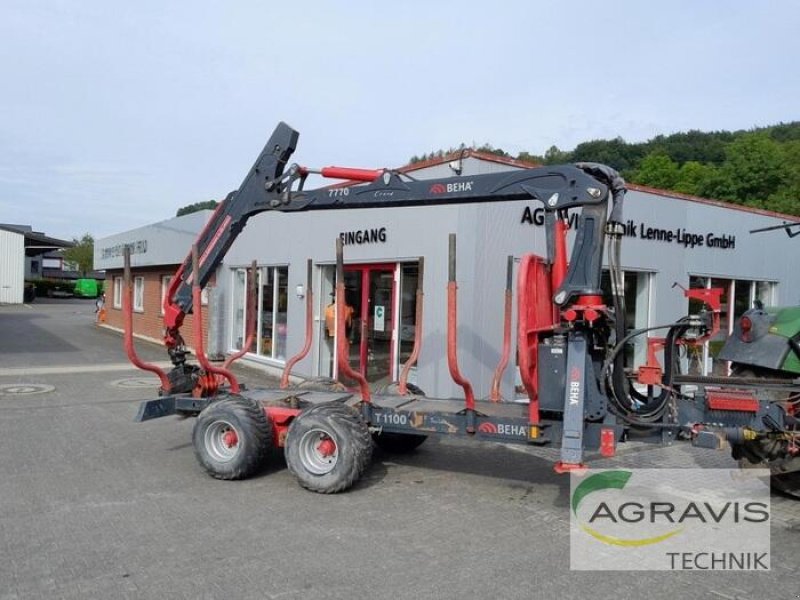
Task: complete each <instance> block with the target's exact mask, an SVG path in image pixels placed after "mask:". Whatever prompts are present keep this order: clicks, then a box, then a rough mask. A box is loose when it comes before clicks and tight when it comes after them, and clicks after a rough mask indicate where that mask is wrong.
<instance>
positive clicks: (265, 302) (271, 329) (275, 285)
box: [258, 267, 289, 360]
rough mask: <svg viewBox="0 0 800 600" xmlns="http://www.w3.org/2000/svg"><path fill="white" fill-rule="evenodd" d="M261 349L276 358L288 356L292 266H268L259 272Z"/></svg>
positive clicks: (265, 354)
mask: <svg viewBox="0 0 800 600" xmlns="http://www.w3.org/2000/svg"><path fill="white" fill-rule="evenodd" d="M259 275H260V279H261V294H260V296H261V298H260V302H259V306H260V308H261V310H260V311H259V326H258V330H259V332H260V335H259V339H258V353H259V354H261V355H262V356H267V357H269V358H274V359H277V360H285V359H286V309H287V304H288V296H289V294H288V292H289V289H288V288H289V283H288V282H289V268H288V267H267V268H264V269H261V270H260V272H259Z"/></svg>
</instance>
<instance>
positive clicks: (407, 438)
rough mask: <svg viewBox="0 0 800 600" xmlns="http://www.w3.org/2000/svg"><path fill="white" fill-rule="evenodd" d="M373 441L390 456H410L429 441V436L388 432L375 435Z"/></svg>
mask: <svg viewBox="0 0 800 600" xmlns="http://www.w3.org/2000/svg"><path fill="white" fill-rule="evenodd" d="M372 439H373V440H374V441H375V445H376V446H378V448H380V449H381V450H383V451H384V452H388V453H390V454H408V453H410V452H413V451H414V450H416V449H417V448H419V447H420V446H421V445H422V444H423V443H424V442H425V440H427V439H428V436H427V435H422V434H419V433H395V432H393V431H387V432H384V433H373V434H372Z"/></svg>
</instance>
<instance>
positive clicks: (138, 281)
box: [133, 277, 144, 312]
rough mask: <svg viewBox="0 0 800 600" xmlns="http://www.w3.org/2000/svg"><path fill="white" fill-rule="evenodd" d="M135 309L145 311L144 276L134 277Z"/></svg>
mask: <svg viewBox="0 0 800 600" xmlns="http://www.w3.org/2000/svg"><path fill="white" fill-rule="evenodd" d="M133 310H135V311H136V312H144V277H134V278H133Z"/></svg>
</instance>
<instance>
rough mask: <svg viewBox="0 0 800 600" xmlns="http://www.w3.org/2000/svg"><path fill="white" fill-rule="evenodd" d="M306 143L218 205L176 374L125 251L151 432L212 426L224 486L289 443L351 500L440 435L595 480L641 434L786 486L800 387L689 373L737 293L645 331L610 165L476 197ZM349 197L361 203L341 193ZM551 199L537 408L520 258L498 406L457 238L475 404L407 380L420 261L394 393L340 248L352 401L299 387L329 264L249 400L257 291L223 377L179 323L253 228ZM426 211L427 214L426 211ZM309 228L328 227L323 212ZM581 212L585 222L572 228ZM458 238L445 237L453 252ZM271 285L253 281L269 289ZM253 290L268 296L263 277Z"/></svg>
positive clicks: (707, 299) (191, 282)
mask: <svg viewBox="0 0 800 600" xmlns="http://www.w3.org/2000/svg"><path fill="white" fill-rule="evenodd" d="M297 140H298V133H297V132H296V131H295V130H293V129H292V128H291V127H289V126H288V125H286V124H285V123H280V124H279V125H278V126H277V128H276V129H275V131H274V133H273V134H272V136H271V137H270V139H269V141H268V142H267V144H266V146H265V147H264V150H263V151H262V152H261V154H260V155H259V157H258V159H257V160H256V162H255V164H254V165H253V167H252V169H251V170H250V172H249V173H248V174H247V176H246V178H245V179H244V181H243V182H242V184H241V186H240V188H239V189H238V190H237V191H235V192H232V193H231V194H229V195H228V197H227V198H226V199H225V200H224V201H223V202H222V203H221V204H220V205H219V206H218V207H217V209H216V211H215V212H214V214H213V215H212V217H211V218H210V220H209V221H208V224H207V225H206V227H205V229H204V230H203V231H202V232H201V234H200V235H199V236H198V238H197V240H196V243H195V245H194V246H193V248H192V250H191V252H189V254H188V256H187V257H186V259H185V261H184V262H183V264H182V265H181V266H180V268H179V269H178V271H177V273H176V274H175V277H174V278H173V279H172V284H171V287H170V289H169V291H168V293H167V294H166V297H165V301H164V313H165V314H164V323H165V336H164V341H165V344H166V346H167V350H168V353H169V356H170V359H171V361H172V364H173V368H172V369H171V370H170V371H169V372H164V371H163V370H161V369H160V368H159V367H157V366H155V365H152V364H147V363H144V362H142V361H141V360H140V359H139V358H138V356H137V355H136V351H135V348H134V346H133V337H132V336H133V334H132V326H131V321H132V316H131V312H132V311H131V304H132V302H131V298H132V285H131V278H130V258H129V256H128V255H127V253H126V257H125V280H126V288H125V289H126V292H125V294H124V295H123V310H124V313H125V315H126V327H125V329H126V332H125V345H126V349H127V351H128V354H129V356H130V358H131V360H132V362H133V363H134V364H136V365H137V366H138V367H140V368H143V369H146V370H148V371H152V372H154V373H155V374H156V375H157V376H158V377H159V379H160V382H161V385H160V390H159V396H158V398H155V399H152V400H148V401H145V402H143V403H142V404H141V406H140V409H139V412H138V415H137V420H139V421H146V420H149V419H153V418H157V417H162V416H166V415H171V414H177V415H182V416H196V417H197V421H196V423H195V425H194V430H193V444H194V450H195V453H196V455H197V458H198V460H199V462H200V463H201V465H202V466H203V467H204V468H205V470H206V471H207V472H208V473H209V474H210V475H212V476H213V477H217V478H220V479H240V478H244V477H247V476H249V475H251V474H252V473H254V472H255V471H256V470H257V469H259V468H260V466H261V463H262V462H263V461H264V460H265V459H266V457H267V455H268V453H269V451H270V449H271V448H274V447H282V448H283V449H284V453H285V456H286V462H287V465H288V468H289V470H290V471H291V472H292V474H293V475H294V476H295V477H296V478H297V480H298V481H299V483H300V484H301V485H302V486H303V487H305V488H307V489H310V490H313V491H316V492H322V493H332V492H339V491H343V490H345V489H347V488H349V487H350V486H351V485H352V484H353V483H354V482H355V481H356V480H357V479H358V478H359V476H360V475H361V473H362V472H363V471H364V470H365V469H366V467H367V465H368V464H369V461H370V458H371V453H372V447H373V444H377V445H378V446H380V447H382V448H384V449H387V450H390V451H391V450H396V451H405V450H411V449H413V448H415V447H417V446H419V445H420V444H421V443H422V442H423V441H424V440H425V439H426V437H427V436H429V435H432V434H438V435H445V434H452V435H460V436H463V437H466V438H470V439H475V440H482V441H489V442H491V441H494V442H502V443H520V444H527V445H530V446H547V447H558V448H560V460H559V461H558V462H557V463H556V465H555V468H556V470H557V471H559V472H568V471H572V470H579V469H584V468H585V467H584V455H585V454H586V453H587V452H589V453H596V452H599V453H600V454H601V455H603V456H613V455H614V453H615V452H616V449H617V445H618V444H619V443H621V442H624V441H625V440H626V439H627V438H628V437H629V435H630V436H633V435H635V436H636V438H637V439H645V440H648V441H653V442H656V443H665V444H669V443H673V442H675V441H677V440H687V441H690V442H691V443H693V444H695V445H697V446H701V447H705V448H711V449H722V448H731V449H732V451H733V455H734V457H736V458H739V459H741V460H742V461H745V462H752V463H755V464H764V465H768V466H769V467H770V468H771V469H772V471H773V473H775V475H776V476H778V477H777V478H776V482H778V485H780V486H781V487H782V488H783V489H790V488H792V486H794V484H795V483H796V477H797V473H798V470H800V458H799V457H798V454H799V453H800V446H798V442H799V441H800V428H798V419H797V416H796V413H797V411H798V402H800V401H798V395H797V394H798V392H800V381H796V380H794V379H789V380H786V379H776V378H767V379H764V378H753V377H735V378H719V377H701V376H690V375H687V374H684V373H681V372H680V368H679V365H680V361H679V360H678V354H679V351H680V349H681V347H684V348H686V347H693V346H697V345H698V344H702V343H704V342H705V341H706V340H708V339H709V338H710V337H711V336H713V335H714V334H715V333H716V332H717V330H718V328H719V321H720V319H719V317H720V293H721V290H715V289H692V290H685V291H684V294H685V295H686V296H687V297H690V298H693V299H696V300H700V301H702V302H703V303H704V306H705V308H704V309H703V310H702V311H701V312H700V313H699V314H695V315H689V316H686V317H684V318H682V319H679V320H678V321H676V322H673V323H664V324H662V325H659V326H655V327H648V328H646V329H638V330H632V331H628V330H626V329H625V318H624V317H625V305H624V295H623V290H622V285H621V266H620V245H621V241H622V238H623V231H624V229H623V225H622V223H623V218H622V209H623V198H624V196H625V191H626V190H625V183H624V181H623V180H622V178H621V177H620V176H619V175H618V174H617V173H616V172H615V171H614V170H613V169H611V168H609V167H606V166H603V165H599V164H594V163H581V164H576V165H563V166H547V167H538V168H531V169H525V170H520V171H515V172H506V173H494V174H485V175H476V176H474V177H471V182H472V185H471V186H465V185H463V180H460V179H459V178H458V177H452V178H447V179H436V180H426V181H424V182H423V181H416V180H413V179H411V178H410V177H408V176H405V175H402V174H400V173H398V172H394V171H390V170H383V169H378V170H364V169H349V168H340V167H325V168H322V169H320V170H312V169H309V168H306V167H302V166H299V165H297V164H291V165H290V164H289V159H290V157H291V156H292V153H293V152H294V150H295V147H296V144H297ZM312 173H315V174H319V175H322V176H324V177H331V178H338V179H344V180H348V181H350V182H351V185H349V186H348V187H346V188H342V187H341V186H334V187H323V188H320V189H314V190H305V189H304V183H305V181H306V179H307V177H308V175H309V174H312ZM343 189H346V190H347V192H346V193H345V192H343V191H342V190H343ZM510 200H528V201H538V202H541V203H542V205H543V209H544V214H545V226H546V249H547V251H546V256H536V255H533V254H530V255H525V256H522V257H520V259H519V271H518V277H517V281H516V297H517V311H518V314H517V322H518V328H517V333H516V337H517V347H518V362H519V369H520V376H521V380H522V382H523V384H524V387H525V390H526V391H527V395H528V398H529V403H528V404H519V403H511V402H501V401H498V400H499V380H500V377H501V376H502V373H503V370H504V369H505V366H506V364H507V363H508V359H509V353H510V350H509V349H510V347H511V343H510V336H511V333H510V323H511V314H510V311H511V295H512V288H513V282H512V275H511V272H512V269H511V267H512V265H513V260H514V259H513V257H509V264H508V282H507V289H506V303H505V306H506V314H505V325H506V326H505V330H506V331H505V340H504V351H503V357H502V359H501V361H500V364H499V365H498V368H497V372H496V374H495V384H494V385H493V388H492V394H491V397H490V398H489V399H485V400H484V399H478V398H476V397H475V394H474V392H473V389H472V386H471V384H470V383H469V381H468V379H467V378H466V377H465V376H464V375H463V374H462V373H461V372H460V370H459V367H458V352H457V282H456V239H455V236H454V235H451V236H450V239H449V249H450V255H449V281H448V282H447V294H448V297H447V302H448V319H447V348H448V349H447V354H448V356H447V358H448V366H449V371H450V374H451V376H452V378H453V380H454V381H455V382H456V383H457V384H458V385H459V386H460V387H461V389H462V390H463V397H460V398H444V399H436V398H428V397H425V395H424V394H423V393H422V392H421V390H419V389H417V388H415V387H414V386H412V385H411V384H409V383H407V378H408V373H409V370H410V368H411V366H412V365H413V364H414V362H415V361H416V359H417V356H418V355H419V349H420V344H421V343H422V339H423V335H422V334H423V332H422V331H421V327H422V318H421V311H422V304H423V293H422V279H423V264H424V257H421V259H420V276H419V284H418V289H417V300H418V301H417V311H418V315H417V320H416V332H415V333H416V335H415V336H414V349H413V351H412V353H411V357H410V358H409V360H408V362H407V363H406V364H405V365H404V366H403V368H402V374H401V376H400V379H399V381H398V382H397V385H396V386H393V387H390V388H389V389H393V390H394V393H386V392H385V391H384V392H383V393H376V392H375V391H374V390H371V389H370V387H369V385H368V384H367V381H366V379H365V377H364V375H363V374H362V373H360V372H359V371H357V370H355V369H353V368H352V367H351V366H350V364H349V352H348V341H347V338H346V335H345V330H344V328H345V318H344V314H343V311H344V307H345V301H344V295H345V290H344V277H343V260H344V259H343V253H342V245H341V242H340V241H337V247H336V259H337V278H336V290H335V294H336V300H337V301H336V307H337V310H338V311H339V314H338V318H337V320H336V323H337V324H336V327H337V328H338V335H336V337H335V339H336V354H337V360H338V371H339V373H340V374H342V375H344V376H345V377H347V378H349V380H350V381H356V382H357V385H356V386H355V387H354V388H353V389H347V388H345V387H343V386H341V385H338V386H336V385H328V386H327V387H324V386H323V387H322V388H320V387H317V388H316V389H315V388H314V387H313V386H306V385H299V386H293V385H290V384H289V373H290V371H291V369H292V367H293V365H294V364H295V363H296V362H297V361H298V360H300V359H301V358H302V357H304V356H305V354H307V352H308V350H309V348H310V345H311V339H312V334H311V331H312V323H313V304H312V302H313V295H312V294H311V293H310V292H311V290H312V289H313V287H312V285H311V284H312V265H311V261H309V264H308V279H309V285H308V287H307V290H308V292H309V293H308V294H307V297H306V302H307V304H306V328H307V329H306V340H305V345H304V347H303V349H302V350H301V352H300V353H299V354H297V355H296V356H294V357H292V358H291V359H290V360H289V361H287V365H286V370H285V371H284V376H283V378H282V382H281V386H280V388H276V389H252V390H249V389H244V387H243V386H241V385H240V384H239V382H238V381H237V379H236V377H235V376H234V374H233V373H232V372H231V371H230V369H229V367H230V364H231V362H232V361H233V360H235V359H237V358H240V357H241V356H242V355H244V353H245V352H246V351H247V349H249V348H250V347H251V344H252V339H253V337H254V335H255V326H254V323H255V319H254V314H255V302H254V298H255V293H254V291H255V290H254V288H253V287H251V289H250V291H249V294H248V296H249V300H248V310H247V313H248V315H247V330H248V338H249V339H248V340H246V341H245V342H244V344H243V345H242V350H241V351H239V352H237V353H236V354H235V355H232V356H230V357H229V358H228V359H227V361H226V362H225V363H224V364H223V365H222V366H215V365H213V364H211V362H210V361H209V360H208V358H207V356H206V354H205V350H204V344H203V337H202V328H201V327H199V326H198V327H195V328H194V329H195V332H196V334H195V338H194V340H193V342H194V351H195V354H196V357H197V361H198V363H199V364H196V365H195V364H190V363H189V362H187V354H188V352H187V349H186V345H185V343H184V340H183V338H182V337H181V333H180V328H181V325H182V323H183V320H184V317H185V315H186V314H188V313H190V312H193V313H194V314H195V318H196V319H198V320H199V319H200V318H201V314H200V313H201V310H202V306H201V302H200V293H201V290H202V288H203V287H204V286H205V285H206V284H207V283H208V281H209V279H210V278H211V276H212V274H213V273H214V272H215V271H216V269H217V268H218V267H219V266H220V264H221V262H222V260H223V258H224V256H225V253H226V251H227V250H228V249H229V248H230V246H231V244H232V243H233V242H234V240H235V239H236V237H237V235H238V234H239V233H240V232H241V231H242V228H243V227H244V226H245V224H246V222H247V220H248V219H249V218H250V217H252V216H253V215H255V214H257V213H260V212H265V211H284V212H290V211H292V212H299V211H307V212H309V213H311V212H312V211H315V210H335V209H342V208H348V209H353V208H378V207H397V206H418V207H425V206H430V205H436V204H444V203H454V202H459V203H468V202H480V203H488V202H502V201H510ZM421 210H423V211H424V208H423V209H421ZM572 212H576V213H577V221H576V224H577V227H576V228H575V229H576V232H575V239H574V244H573V249H572V252H571V254H570V256H569V257H567V253H568V251H567V241H566V236H567V229H568V226H567V223H568V219H569V218H570V214H571V213H572ZM309 218H312V217H311V216H309ZM573 218H574V217H573ZM443 243H444V241H443ZM605 246H607V247H608V265H609V269H610V276H611V283H612V297H613V302H612V305H611V306H609V305H607V304H606V303H605V302H604V301H603V294H602V290H601V287H600V281H601V272H602V267H603V251H604V247H605ZM254 280H255V278H254V277H250V281H251V282H254ZM251 285H254V284H252V283H251ZM654 332H658V333H659V334H660V336H659V337H647V350H648V352H647V356H648V359H647V362H646V364H645V365H642V366H641V367H639V368H638V369H636V370H629V369H626V368H625V365H624V352H623V349H624V348H625V345H626V344H628V343H629V342H630V341H631V340H633V339H634V338H636V337H637V336H646V335H647V334H649V333H654Z"/></svg>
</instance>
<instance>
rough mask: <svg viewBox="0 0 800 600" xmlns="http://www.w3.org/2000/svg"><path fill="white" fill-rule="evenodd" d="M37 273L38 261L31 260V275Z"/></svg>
mask: <svg viewBox="0 0 800 600" xmlns="http://www.w3.org/2000/svg"><path fill="white" fill-rule="evenodd" d="M38 272H39V261H38V260H32V261H31V273H38Z"/></svg>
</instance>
